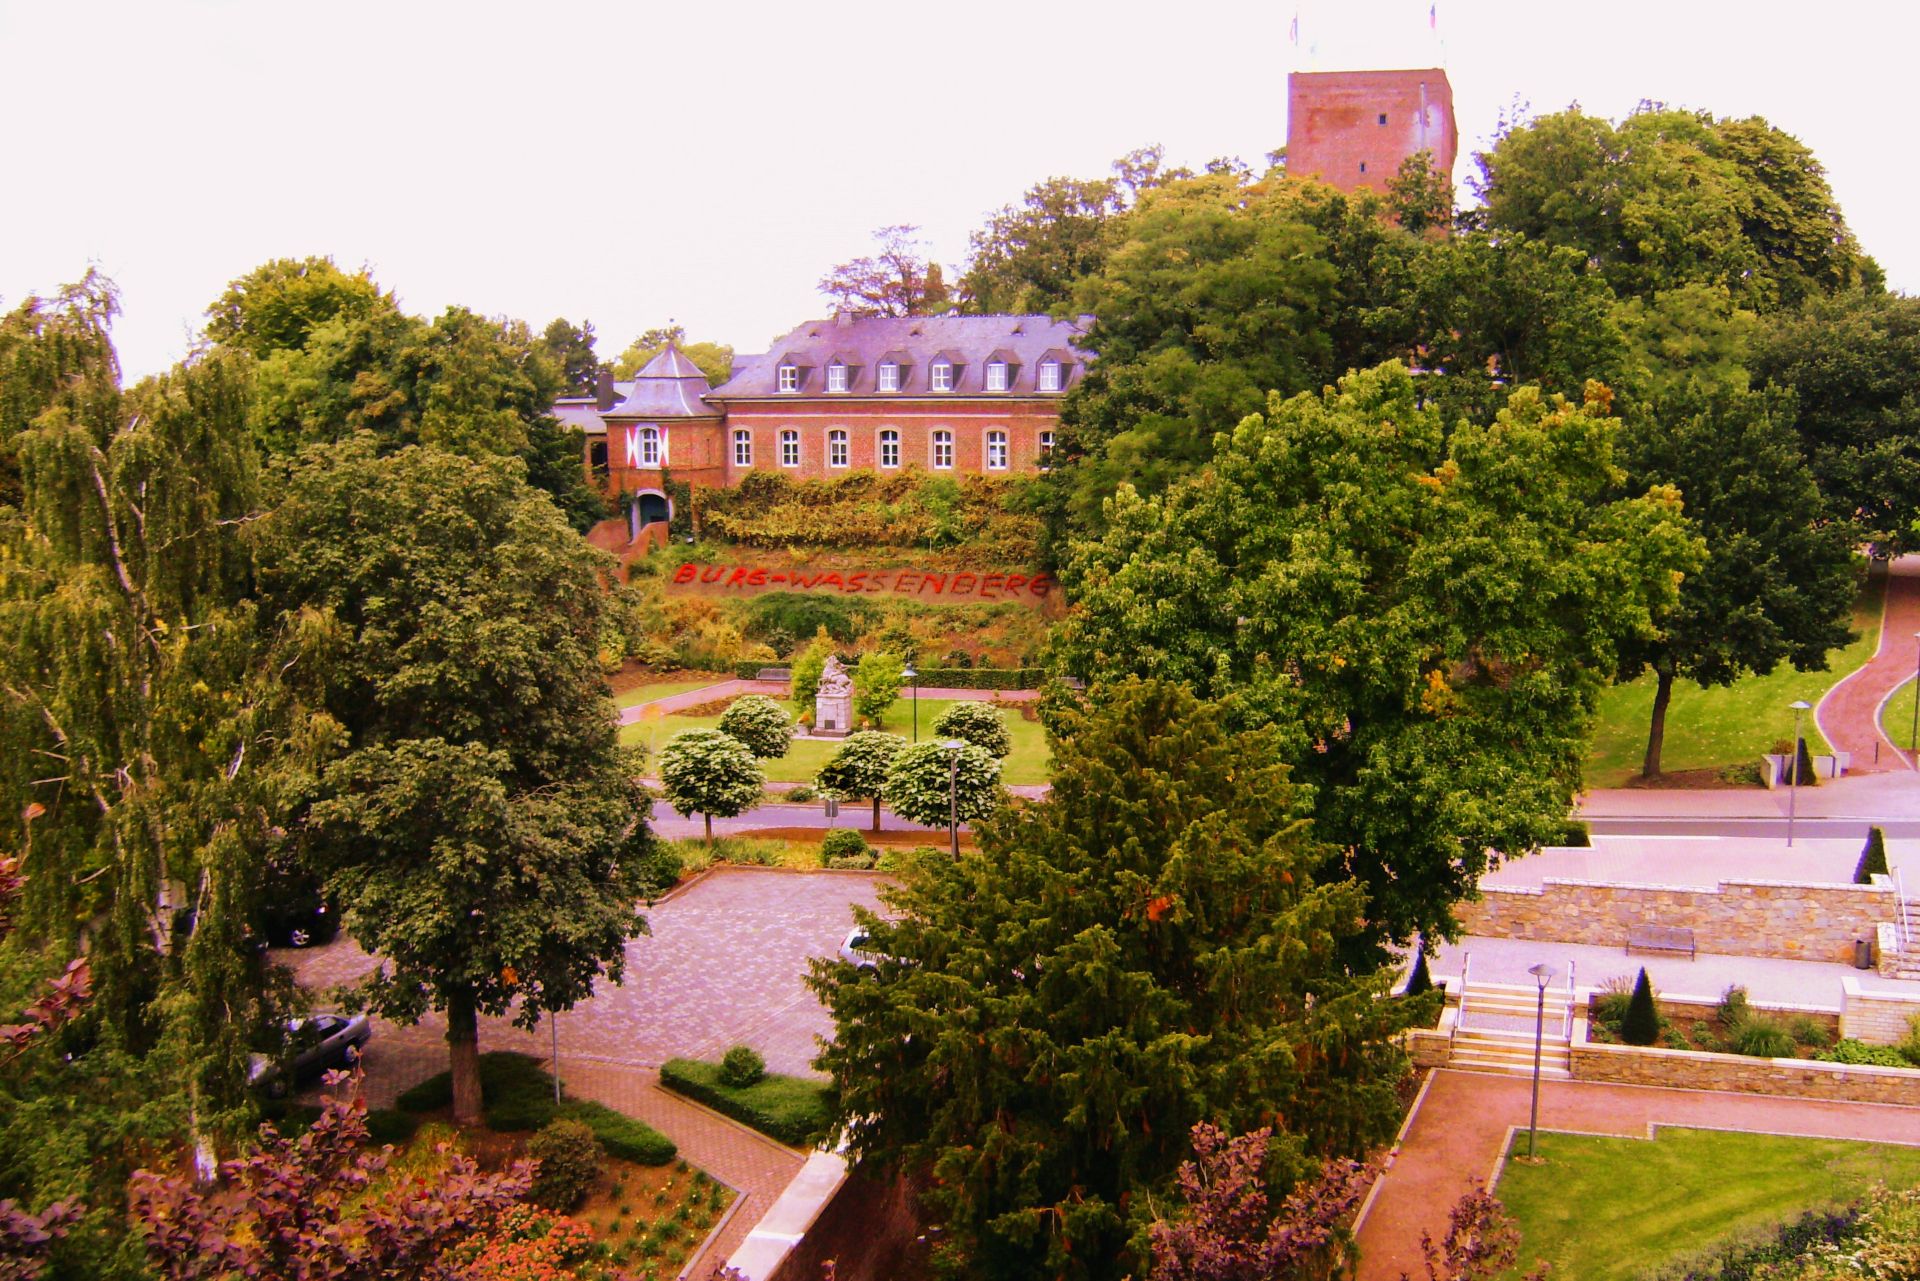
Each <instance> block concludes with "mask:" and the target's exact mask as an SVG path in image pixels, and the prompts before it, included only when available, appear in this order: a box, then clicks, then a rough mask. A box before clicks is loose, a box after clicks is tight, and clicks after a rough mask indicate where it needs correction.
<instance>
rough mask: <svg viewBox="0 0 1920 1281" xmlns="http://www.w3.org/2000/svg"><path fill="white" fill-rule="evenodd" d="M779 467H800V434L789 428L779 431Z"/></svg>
mask: <svg viewBox="0 0 1920 1281" xmlns="http://www.w3.org/2000/svg"><path fill="white" fill-rule="evenodd" d="M780 465H781V466H782V467H798V466H799V465H800V433H799V432H798V431H796V430H794V429H793V428H791V427H782V428H781V429H780Z"/></svg>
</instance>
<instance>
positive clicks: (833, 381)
mask: <svg viewBox="0 0 1920 1281" xmlns="http://www.w3.org/2000/svg"><path fill="white" fill-rule="evenodd" d="M846 389H847V367H846V366H845V365H828V366H827V390H828V391H845V390H846Z"/></svg>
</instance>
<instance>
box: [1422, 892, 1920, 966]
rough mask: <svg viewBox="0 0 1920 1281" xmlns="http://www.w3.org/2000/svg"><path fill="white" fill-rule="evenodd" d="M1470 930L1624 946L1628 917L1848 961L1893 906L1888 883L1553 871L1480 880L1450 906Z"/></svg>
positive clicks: (1732, 943)
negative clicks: (1697, 879)
mask: <svg viewBox="0 0 1920 1281" xmlns="http://www.w3.org/2000/svg"><path fill="white" fill-rule="evenodd" d="M1454 911H1455V914H1456V915H1457V916H1458V917H1459V920H1460V925H1461V928H1462V929H1463V930H1464V931H1465V932H1466V933H1468V934H1482V935H1488V936H1491V937H1494V938H1513V939H1537V940H1540V941H1542V942H1553V943H1585V944H1588V945H1591V946H1594V947H1620V948H1624V947H1625V946H1626V942H1627V930H1628V928H1629V927H1630V926H1634V925H1683V926H1686V927H1687V928H1689V929H1691V930H1692V931H1693V941H1694V946H1695V947H1697V948H1698V949H1699V950H1700V951H1702V952H1718V953H1723V954H1727V955H1733V956H1772V957H1781V958H1784V959H1786V960H1793V961H1839V962H1843V963H1851V962H1852V960H1853V944H1854V940H1855V939H1863V938H1864V939H1873V938H1875V937H1876V936H1877V934H1878V929H1877V927H1878V926H1879V924H1880V923H1881V922H1882V921H1887V920H1891V919H1892V917H1893V913H1894V893H1893V883H1892V881H1891V880H1889V879H1888V878H1886V877H1884V876H1876V877H1874V883H1873V884H1872V885H1851V884H1831V883H1825V884H1823V883H1818V882H1799V881H1757V880H1756V881H1744V880H1743V881H1723V882H1721V883H1720V884H1719V886H1718V887H1716V888H1714V889H1704V888H1701V887H1699V886H1674V885H1632V884H1626V883H1623V882H1617V881H1573V880H1559V879H1556V878H1553V877H1549V878H1547V879H1546V880H1545V881H1543V882H1542V883H1541V885H1540V887H1539V888H1538V889H1534V888H1532V887H1529V886H1501V885H1483V886H1481V888H1480V898H1478V899H1476V900H1470V901H1467V902H1463V903H1461V904H1459V905H1458V906H1457V907H1456V908H1455V909H1454Z"/></svg>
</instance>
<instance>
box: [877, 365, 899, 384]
mask: <svg viewBox="0 0 1920 1281" xmlns="http://www.w3.org/2000/svg"><path fill="white" fill-rule="evenodd" d="M879 386H880V390H881V391H899V390H900V366H898V365H896V364H894V363H893V362H892V361H891V360H889V361H886V362H884V363H883V364H882V365H881V366H880V383H879Z"/></svg>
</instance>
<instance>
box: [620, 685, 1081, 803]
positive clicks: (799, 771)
mask: <svg viewBox="0 0 1920 1281" xmlns="http://www.w3.org/2000/svg"><path fill="white" fill-rule="evenodd" d="M783 706H784V707H785V708H786V709H787V711H788V713H789V714H791V715H797V714H798V709H797V708H796V707H795V706H794V704H792V703H790V702H789V703H785V704H783ZM952 706H953V702H952V701H951V700H948V699H934V698H923V699H921V700H920V737H921V738H922V739H923V740H925V739H930V738H932V737H933V722H934V721H935V720H937V719H938V718H939V716H940V713H942V712H944V711H946V710H947V709H948V708H949V707H952ZM1001 710H1002V714H1003V715H1004V716H1005V717H1006V720H1007V730H1008V732H1009V733H1010V734H1011V735H1012V736H1013V753H1012V754H1011V755H1010V756H1008V757H1007V759H1006V760H1005V761H1004V762H1002V769H1001V774H1000V778H1001V781H1002V782H1005V783H1044V782H1046V781H1047V765H1048V760H1049V756H1048V753H1047V735H1046V731H1044V730H1043V729H1041V728H1040V722H1039V721H1030V720H1028V719H1026V718H1025V717H1024V716H1022V715H1020V713H1019V711H1018V710H1016V709H1014V708H1010V707H1009V708H1003V709H1001ZM719 723H720V718H719V717H717V716H662V717H659V718H658V719H655V720H646V721H640V722H638V723H637V724H633V725H627V726H623V727H622V728H621V730H620V741H621V742H622V743H629V744H632V743H638V744H642V745H644V746H646V747H647V748H648V750H649V751H650V752H652V753H657V752H658V751H659V749H660V748H661V747H662V746H664V745H665V744H666V742H667V740H668V739H670V738H672V737H673V736H674V735H675V734H680V733H684V732H685V731H687V730H690V729H712V728H713V727H715V726H717V725H718V724H719ZM886 728H887V729H888V730H889V731H891V732H892V733H895V734H904V735H906V736H908V737H909V738H910V737H912V735H913V700H912V699H910V698H903V699H899V700H898V701H896V702H895V703H894V705H893V706H892V708H890V709H889V710H888V712H887V716H886ZM839 750H840V745H839V744H838V743H835V742H829V741H827V740H824V739H820V740H811V739H802V740H797V741H796V742H795V743H794V745H793V746H792V747H790V748H788V749H787V754H786V755H785V756H783V757H781V758H780V759H779V760H775V761H765V762H763V764H764V765H765V766H766V770H767V778H768V779H769V780H771V781H773V782H776V783H810V782H812V781H813V776H814V775H815V774H818V773H819V772H820V767H821V766H822V765H825V764H826V763H827V760H828V758H830V757H831V756H832V755H833V754H834V753H835V752H837V751H839Z"/></svg>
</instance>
